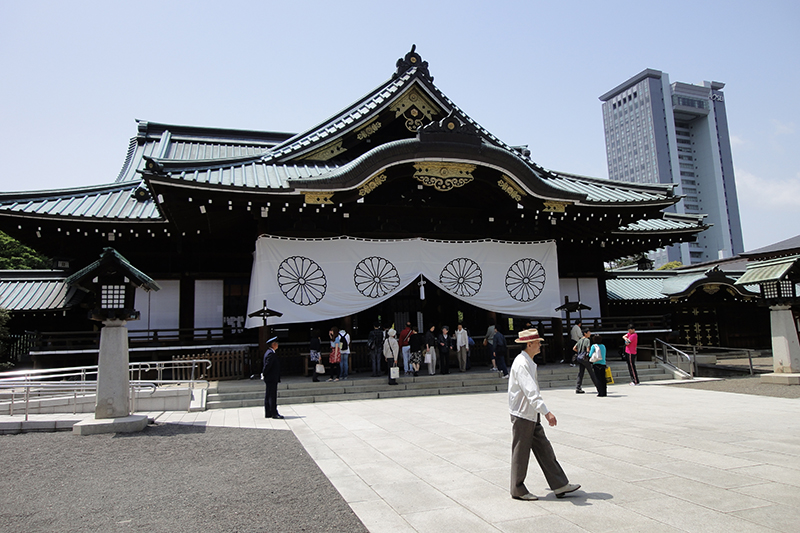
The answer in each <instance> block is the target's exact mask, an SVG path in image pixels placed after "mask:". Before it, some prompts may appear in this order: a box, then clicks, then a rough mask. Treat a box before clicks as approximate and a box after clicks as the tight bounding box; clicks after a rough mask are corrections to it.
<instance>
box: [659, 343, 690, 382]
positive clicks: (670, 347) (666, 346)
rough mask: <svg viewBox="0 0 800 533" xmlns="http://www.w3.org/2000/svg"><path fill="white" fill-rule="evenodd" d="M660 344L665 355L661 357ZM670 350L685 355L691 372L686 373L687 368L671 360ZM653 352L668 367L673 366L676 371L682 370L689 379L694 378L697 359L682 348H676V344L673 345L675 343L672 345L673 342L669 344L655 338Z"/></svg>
mask: <svg viewBox="0 0 800 533" xmlns="http://www.w3.org/2000/svg"><path fill="white" fill-rule="evenodd" d="M659 344H660V345H661V348H662V350H663V357H661V356H660V355H659ZM669 350H672V351H673V352H675V353H676V354H678V355H679V356H683V357H685V358H686V360H687V361H688V362H689V373H688V374H687V373H686V371H685V370H683V369H682V368H680V367H678V366H677V365H675V364H673V363H672V362H670V360H669ZM653 353H654V356H655V358H656V359H658V360H659V361H661V362H662V363H663V364H665V365H667V366H668V367H670V368H672V369H673V370H675V371H676V372H680V373H681V374H684V375H686V376H688V377H689V379H694V374H695V366H696V364H695V359H694V358H693V357H692V356H691V355H689V354H687V353H686V352H684V351H682V350H679V349H678V348H676V347H675V346H673V345H671V344H669V343H667V342H664V341H662V340H661V339H655V340H654V341H653Z"/></svg>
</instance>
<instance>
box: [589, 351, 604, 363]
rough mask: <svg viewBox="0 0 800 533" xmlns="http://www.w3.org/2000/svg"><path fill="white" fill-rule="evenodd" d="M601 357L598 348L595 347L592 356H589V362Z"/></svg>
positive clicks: (594, 361) (596, 360)
mask: <svg viewBox="0 0 800 533" xmlns="http://www.w3.org/2000/svg"><path fill="white" fill-rule="evenodd" d="M602 358H603V357H602V356H601V355H600V348H596V349H595V351H594V353H593V354H592V356H591V357H590V358H589V362H590V363H596V362H598V361H600V360H601V359H602Z"/></svg>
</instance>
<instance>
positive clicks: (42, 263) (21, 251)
mask: <svg viewBox="0 0 800 533" xmlns="http://www.w3.org/2000/svg"><path fill="white" fill-rule="evenodd" d="M50 265H51V261H50V259H49V258H47V257H45V256H44V255H42V254H40V253H39V252H37V251H36V250H34V249H33V248H30V247H28V246H25V245H24V244H22V243H21V242H19V241H18V240H16V239H14V238H13V237H9V236H8V235H6V234H5V233H3V232H2V231H0V270H32V269H39V268H50Z"/></svg>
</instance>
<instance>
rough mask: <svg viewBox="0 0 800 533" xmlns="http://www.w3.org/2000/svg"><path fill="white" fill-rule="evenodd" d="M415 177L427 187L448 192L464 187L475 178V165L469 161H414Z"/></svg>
mask: <svg viewBox="0 0 800 533" xmlns="http://www.w3.org/2000/svg"><path fill="white" fill-rule="evenodd" d="M414 168H415V169H417V170H416V172H414V178H416V179H417V181H419V182H421V183H422V184H423V185H425V186H427V187H433V188H434V189H436V190H437V191H439V192H447V191H450V190H452V189H456V188H458V187H463V186H464V185H466V184H468V183H469V182H471V181H472V180H474V179H475V178H474V177H473V176H472V172H473V171H474V170H475V165H470V164H468V163H447V162H442V161H425V162H422V163H414Z"/></svg>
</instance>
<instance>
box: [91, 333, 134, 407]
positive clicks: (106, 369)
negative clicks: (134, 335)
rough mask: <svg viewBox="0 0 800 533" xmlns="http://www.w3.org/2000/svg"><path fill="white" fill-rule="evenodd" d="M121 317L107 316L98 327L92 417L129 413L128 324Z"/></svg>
mask: <svg viewBox="0 0 800 533" xmlns="http://www.w3.org/2000/svg"><path fill="white" fill-rule="evenodd" d="M125 324H127V322H125V321H124V320H106V321H104V322H103V325H104V327H103V329H102V330H101V331H100V356H99V359H98V363H97V365H98V368H97V403H96V404H95V410H94V417H95V419H105V418H124V417H127V416H128V415H130V404H129V398H128V394H129V391H130V382H129V379H128V376H129V370H128V366H129V363H128V328H126V327H125Z"/></svg>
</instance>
